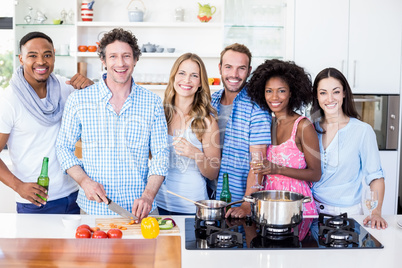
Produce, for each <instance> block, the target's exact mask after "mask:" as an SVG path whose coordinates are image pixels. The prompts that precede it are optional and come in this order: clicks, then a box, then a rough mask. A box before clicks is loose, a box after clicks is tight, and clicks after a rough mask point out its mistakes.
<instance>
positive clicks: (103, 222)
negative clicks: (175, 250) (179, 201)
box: [95, 217, 180, 237]
mask: <svg viewBox="0 0 402 268" xmlns="http://www.w3.org/2000/svg"><path fill="white" fill-rule="evenodd" d="M129 222H130V220H129V219H126V218H122V217H119V218H97V219H96V220H95V224H96V227H99V228H100V229H101V230H102V231H105V232H107V231H108V230H109V229H110V228H111V227H110V224H115V225H117V226H123V227H125V228H127V230H122V232H123V237H124V234H127V235H141V224H140V223H136V224H132V225H130V224H129ZM175 233H176V234H178V233H180V229H179V227H178V226H177V225H176V226H175V227H173V228H172V229H170V230H160V232H159V234H160V235H164V234H175Z"/></svg>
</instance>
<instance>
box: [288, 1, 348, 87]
mask: <svg viewBox="0 0 402 268" xmlns="http://www.w3.org/2000/svg"><path fill="white" fill-rule="evenodd" d="M348 10H349V0H338V1H334V0H320V1H317V0H297V1H295V45H294V47H295V52H294V60H295V62H296V63H297V64H298V65H300V66H302V67H304V68H306V69H307V71H308V72H309V73H310V74H311V77H312V79H313V80H314V78H315V76H316V75H317V74H318V73H319V72H320V71H321V70H323V69H325V68H327V67H334V68H337V69H338V70H340V71H342V72H343V73H345V74H346V72H347V70H346V68H347V56H348V27H349V26H348V16H349V13H348Z"/></svg>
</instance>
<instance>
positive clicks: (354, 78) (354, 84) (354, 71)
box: [353, 60, 357, 88]
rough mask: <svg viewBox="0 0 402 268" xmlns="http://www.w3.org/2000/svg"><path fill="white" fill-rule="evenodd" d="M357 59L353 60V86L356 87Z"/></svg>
mask: <svg viewBox="0 0 402 268" xmlns="http://www.w3.org/2000/svg"><path fill="white" fill-rule="evenodd" d="M356 65H357V64H356V60H354V61H353V88H355V87H356Z"/></svg>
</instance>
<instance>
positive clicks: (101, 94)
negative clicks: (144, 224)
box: [56, 74, 169, 215]
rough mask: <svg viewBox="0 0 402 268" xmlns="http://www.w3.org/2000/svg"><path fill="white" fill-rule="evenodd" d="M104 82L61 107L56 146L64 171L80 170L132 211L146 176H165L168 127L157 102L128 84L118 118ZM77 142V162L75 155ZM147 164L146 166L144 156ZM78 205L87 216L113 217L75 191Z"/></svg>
mask: <svg viewBox="0 0 402 268" xmlns="http://www.w3.org/2000/svg"><path fill="white" fill-rule="evenodd" d="M105 78H106V74H105V75H104V76H103V79H102V80H101V81H100V82H99V83H96V84H94V85H92V86H90V87H88V88H86V89H83V90H78V91H75V92H74V93H72V94H71V95H70V96H69V98H68V100H67V103H66V106H65V109H64V114H63V120H62V125H61V129H60V132H59V136H58V139H57V143H56V149H57V155H58V159H59V161H60V164H61V167H62V169H63V170H67V169H69V168H71V167H73V166H75V165H80V166H81V167H82V168H83V169H84V171H85V172H86V174H87V175H88V176H89V177H90V178H91V179H92V180H94V181H96V182H99V183H100V184H102V185H103V186H104V188H105V190H106V194H107V196H108V197H109V198H110V199H112V200H113V201H114V202H116V203H117V204H119V205H120V206H122V207H124V208H125V209H127V210H128V211H130V212H131V209H132V205H133V202H134V199H137V198H140V197H141V195H142V193H143V191H144V189H145V186H146V184H147V179H148V177H149V176H151V175H160V176H166V174H167V169H168V165H169V147H168V141H167V139H168V138H167V137H168V136H167V124H166V119H165V115H164V110H163V106H162V101H161V99H160V98H159V97H158V96H157V95H156V94H154V93H152V92H150V91H148V90H146V89H145V88H143V87H140V86H138V85H136V84H135V83H134V81H133V80H132V87H131V93H130V95H129V96H128V98H127V99H126V101H125V103H124V105H123V107H122V109H121V111H120V114H116V112H115V111H114V110H113V107H112V105H111V104H110V103H109V99H110V98H111V97H112V93H111V92H110V90H109V88H108V87H107V85H106V84H105V81H104V79H105ZM80 138H81V140H82V161H81V160H79V159H78V158H77V157H75V155H74V150H75V143H76V142H77V141H78V140H79V139H80ZM150 152H151V154H152V160H151V161H150V163H148V158H149V153H150ZM77 203H78V205H79V206H80V207H81V208H82V209H83V210H84V211H85V212H86V213H88V214H98V215H108V214H111V215H113V214H114V212H112V211H110V210H109V209H108V206H107V205H106V204H104V203H99V204H98V203H97V202H95V201H90V200H88V199H87V198H86V196H85V192H84V191H83V189H82V188H80V191H79V195H78V199H77ZM155 207H156V206H155V202H154V203H153V204H152V209H154V208H155Z"/></svg>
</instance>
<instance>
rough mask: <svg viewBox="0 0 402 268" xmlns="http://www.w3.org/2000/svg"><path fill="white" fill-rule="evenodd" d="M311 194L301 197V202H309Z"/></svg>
mask: <svg viewBox="0 0 402 268" xmlns="http://www.w3.org/2000/svg"><path fill="white" fill-rule="evenodd" d="M311 200H312V199H311V196H305V197H303V200H302V202H303V203H310V202H311Z"/></svg>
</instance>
